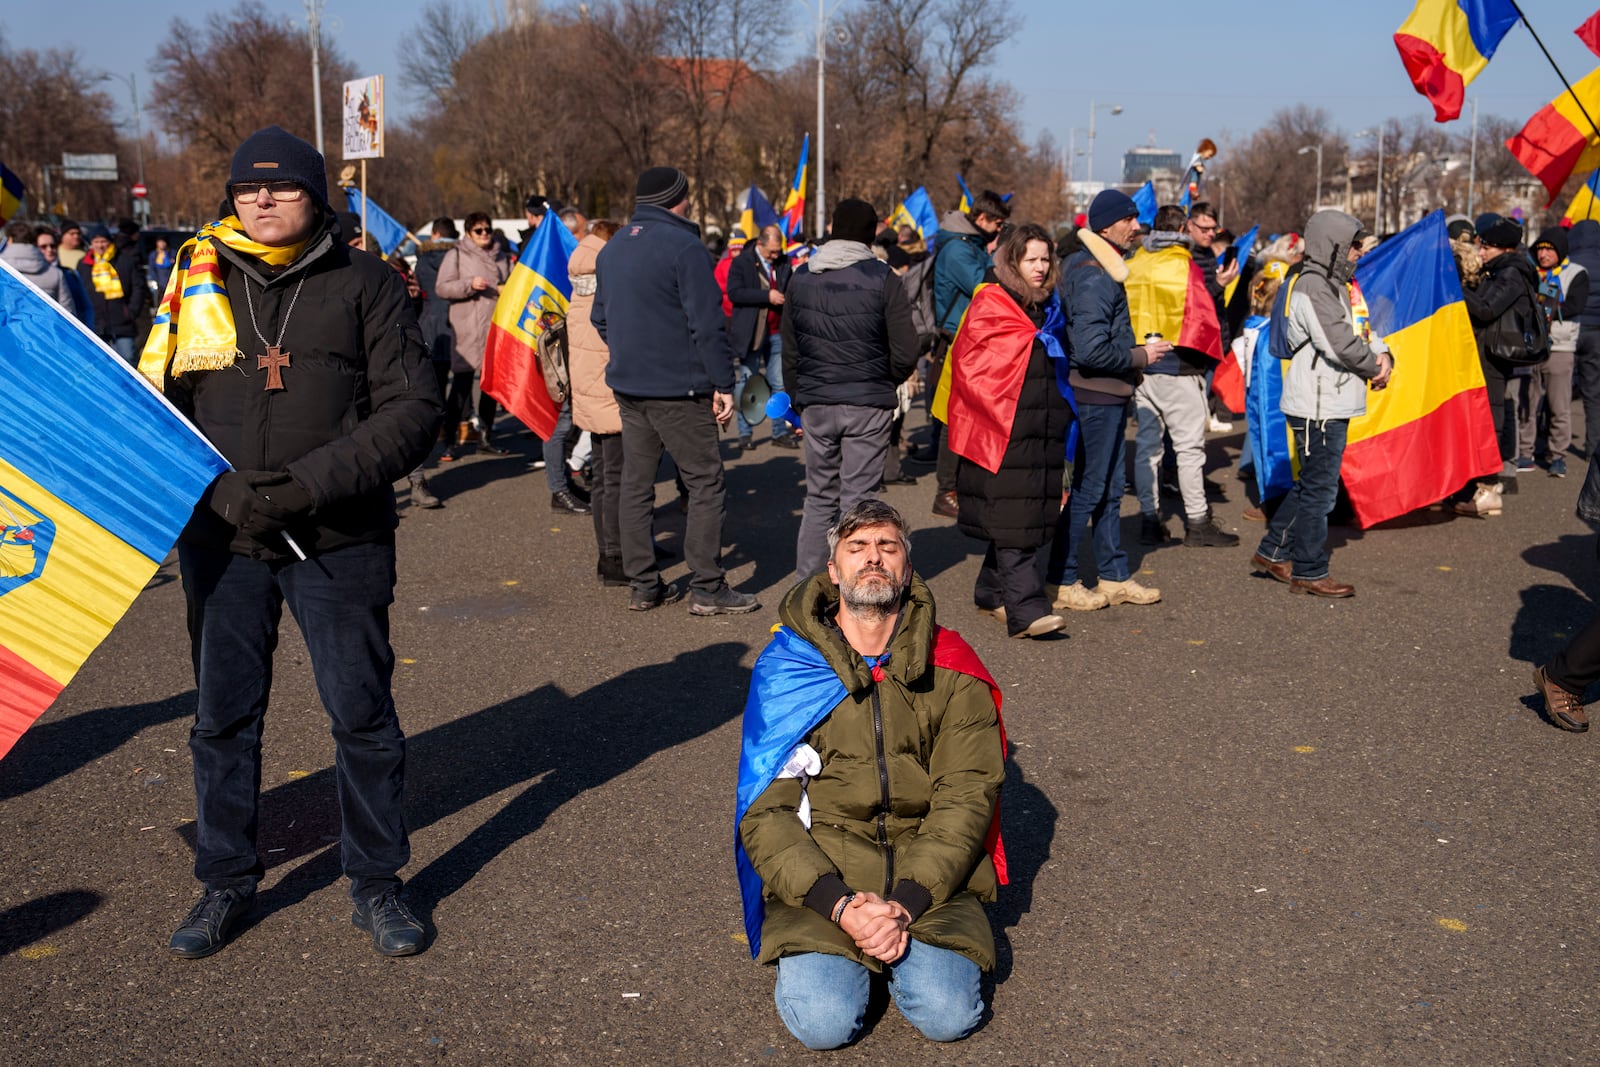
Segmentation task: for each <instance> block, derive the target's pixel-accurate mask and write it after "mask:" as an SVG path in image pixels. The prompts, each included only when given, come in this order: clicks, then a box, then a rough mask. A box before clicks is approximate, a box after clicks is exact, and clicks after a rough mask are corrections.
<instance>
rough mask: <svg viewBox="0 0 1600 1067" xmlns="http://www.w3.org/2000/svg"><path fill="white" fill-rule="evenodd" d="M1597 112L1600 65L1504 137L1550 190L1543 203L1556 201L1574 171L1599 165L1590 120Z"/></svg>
mask: <svg viewBox="0 0 1600 1067" xmlns="http://www.w3.org/2000/svg"><path fill="white" fill-rule="evenodd" d="M1596 116H1600V67H1597V68H1595V69H1594V70H1592V71H1590V72H1589V73H1588V74H1586V75H1584V76H1583V77H1582V78H1579V79H1578V80H1577V81H1576V82H1574V83H1573V84H1572V87H1571V90H1570V91H1564V92H1562V94H1561V95H1560V96H1558V97H1556V98H1555V99H1554V100H1552V101H1550V102H1549V103H1548V104H1546V105H1545V106H1544V107H1542V108H1540V109H1539V110H1538V111H1537V112H1535V113H1534V116H1533V117H1532V118H1531V119H1529V120H1528V121H1527V123H1526V124H1524V125H1523V127H1522V129H1521V130H1519V131H1517V134H1516V136H1515V137H1512V138H1510V139H1509V140H1507V141H1506V148H1508V149H1510V151H1511V154H1512V155H1513V156H1515V157H1516V158H1517V162H1518V163H1521V164H1522V165H1523V166H1524V167H1526V168H1528V173H1530V174H1532V175H1533V176H1534V177H1535V178H1538V179H1539V181H1541V182H1542V183H1544V187H1545V189H1547V190H1548V191H1549V193H1550V199H1549V200H1548V201H1546V206H1549V205H1550V204H1553V203H1555V199H1556V197H1557V196H1558V195H1560V193H1561V187H1562V186H1563V185H1565V184H1566V182H1567V179H1568V178H1570V177H1572V175H1573V174H1574V173H1575V172H1576V173H1582V172H1583V171H1587V170H1593V169H1595V168H1596V167H1597V166H1600V132H1596V130H1595V127H1594V122H1593V120H1595V117H1596Z"/></svg>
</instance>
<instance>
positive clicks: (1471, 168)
mask: <svg viewBox="0 0 1600 1067" xmlns="http://www.w3.org/2000/svg"><path fill="white" fill-rule="evenodd" d="M1530 32H1531V31H1530ZM1378 159H1379V160H1380V161H1381V160H1382V159H1383V142H1382V141H1381V140H1380V141H1379V142H1378ZM1470 159H1471V161H1470V162H1469V163H1468V164H1467V214H1468V215H1471V214H1472V201H1473V195H1472V194H1473V193H1474V192H1475V191H1476V189H1477V185H1478V94H1477V93H1473V94H1472V155H1471V157H1470ZM1379 165H1380V166H1381V165H1382V164H1381V162H1380V164H1379ZM1378 195H1379V196H1382V195H1383V193H1382V192H1381V191H1380V192H1379V194H1378Z"/></svg>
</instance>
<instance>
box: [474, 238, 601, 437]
mask: <svg viewBox="0 0 1600 1067" xmlns="http://www.w3.org/2000/svg"><path fill="white" fill-rule="evenodd" d="M577 247H578V240H577V238H575V237H573V236H572V234H571V232H570V231H568V229H567V228H566V227H565V226H562V225H561V224H560V223H559V222H555V221H554V220H552V221H551V222H550V223H549V224H546V225H542V226H540V227H539V228H538V229H536V230H534V231H533V236H532V237H530V238H528V244H527V247H526V248H524V249H523V250H522V255H521V256H519V257H518V258H517V265H516V266H514V267H512V268H511V277H509V278H507V279H506V282H505V284H504V285H502V286H501V287H500V297H499V299H498V300H496V301H495V305H494V318H493V320H492V321H491V322H490V324H489V341H488V344H487V345H486V346H485V348H484V353H483V391H484V392H485V393H488V394H489V395H490V396H492V397H494V398H495V399H496V400H498V401H500V403H502V404H504V405H505V406H506V410H507V411H509V412H511V414H513V415H515V416H516V417H517V418H519V419H521V420H522V424H523V425H524V426H526V427H527V428H528V429H530V430H532V431H533V432H534V433H535V434H537V435H539V436H540V437H549V436H550V433H551V431H552V430H554V429H555V428H556V420H557V419H558V418H559V417H560V415H561V408H560V406H559V405H558V404H556V402H555V401H554V400H552V399H551V398H550V390H549V389H548V388H547V387H546V385H545V380H544V372H543V371H542V370H540V368H539V351H538V348H539V335H540V334H542V333H544V331H545V330H546V329H548V328H549V327H550V326H551V325H552V324H554V323H555V322H557V321H558V320H560V319H563V318H565V317H566V314H567V304H568V302H569V301H570V300H571V299H572V279H571V278H570V277H568V275H567V261H568V260H569V259H571V258H572V251H573V249H575V248H577Z"/></svg>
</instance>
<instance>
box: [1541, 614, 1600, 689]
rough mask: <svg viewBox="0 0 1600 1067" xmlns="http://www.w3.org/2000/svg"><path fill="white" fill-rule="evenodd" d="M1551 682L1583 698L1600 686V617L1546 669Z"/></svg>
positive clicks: (1579, 633)
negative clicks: (1596, 685)
mask: <svg viewBox="0 0 1600 1067" xmlns="http://www.w3.org/2000/svg"><path fill="white" fill-rule="evenodd" d="M1545 673H1547V674H1548V675H1550V680H1551V681H1553V682H1555V683H1556V684H1557V685H1559V686H1560V687H1561V688H1563V689H1565V690H1566V691H1567V692H1569V693H1578V694H1582V693H1583V691H1584V690H1585V689H1587V688H1589V686H1591V685H1593V684H1594V683H1595V682H1600V615H1596V616H1594V617H1593V618H1592V619H1590V620H1589V624H1588V625H1587V626H1585V627H1584V628H1583V629H1581V630H1579V631H1578V636H1576V637H1574V638H1573V639H1572V640H1571V641H1569V642H1567V647H1566V648H1563V649H1562V650H1561V651H1560V652H1558V653H1556V657H1555V659H1553V660H1551V661H1550V663H1549V664H1548V665H1547V666H1546V667H1545Z"/></svg>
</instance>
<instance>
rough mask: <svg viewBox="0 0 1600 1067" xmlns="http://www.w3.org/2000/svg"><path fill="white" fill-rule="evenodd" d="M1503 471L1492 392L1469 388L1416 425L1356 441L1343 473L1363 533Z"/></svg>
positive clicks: (1407, 425) (1349, 449)
mask: <svg viewBox="0 0 1600 1067" xmlns="http://www.w3.org/2000/svg"><path fill="white" fill-rule="evenodd" d="M1499 471H1500V446H1499V445H1498V444H1497V443H1496V441H1495V436H1494V420H1493V419H1491V418H1490V417H1489V393H1488V391H1487V390H1485V389H1468V390H1466V391H1465V392H1461V393H1457V394H1456V395H1455V396H1453V397H1451V398H1450V399H1449V400H1446V401H1445V402H1444V403H1443V404H1440V405H1439V406H1438V407H1437V408H1435V409H1433V410H1432V411H1431V412H1429V413H1428V414H1426V415H1424V416H1423V417H1422V418H1420V419H1417V420H1416V421H1415V422H1408V423H1406V424H1405V425H1404V426H1397V427H1395V428H1394V429H1392V430H1389V431H1387V432H1385V433H1381V434H1378V435H1377V436H1376V437H1368V438H1366V439H1365V440H1362V441H1356V442H1354V443H1353V444H1351V445H1350V446H1349V447H1348V448H1346V449H1345V453H1344V466H1343V467H1342V469H1341V472H1340V473H1341V477H1342V478H1343V479H1344V486H1345V490H1346V491H1347V492H1348V493H1349V494H1350V506H1351V507H1352V508H1353V509H1354V510H1355V513H1356V522H1357V524H1358V525H1359V526H1360V527H1361V528H1362V529H1363V530H1364V529H1367V528H1368V527H1370V526H1376V525H1377V524H1378V523H1380V522H1387V521H1388V520H1390V519H1393V518H1397V517H1399V516H1401V515H1404V514H1406V513H1407V512H1409V511H1415V510H1416V509H1417V508H1420V507H1426V506H1427V505H1429V504H1432V503H1435V502H1436V501H1439V500H1443V499H1444V498H1445V497H1446V496H1447V495H1449V494H1450V493H1453V492H1455V491H1456V490H1457V489H1460V488H1461V487H1462V486H1463V485H1466V484H1467V483H1468V482H1469V481H1471V480H1472V479H1474V478H1482V477H1485V476H1487V475H1490V474H1498V473H1499Z"/></svg>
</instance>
